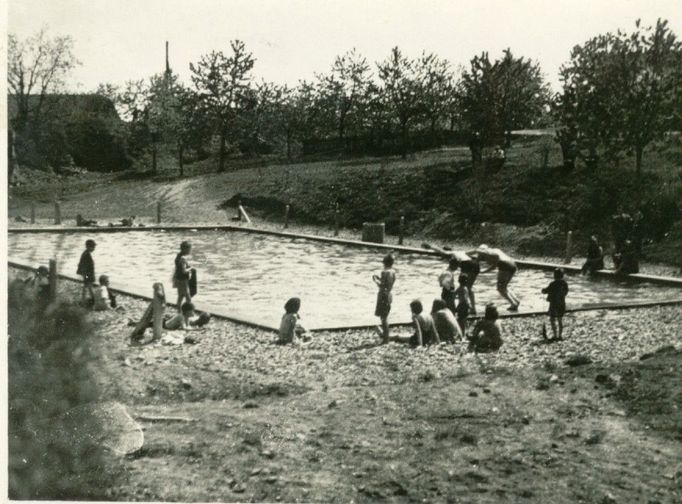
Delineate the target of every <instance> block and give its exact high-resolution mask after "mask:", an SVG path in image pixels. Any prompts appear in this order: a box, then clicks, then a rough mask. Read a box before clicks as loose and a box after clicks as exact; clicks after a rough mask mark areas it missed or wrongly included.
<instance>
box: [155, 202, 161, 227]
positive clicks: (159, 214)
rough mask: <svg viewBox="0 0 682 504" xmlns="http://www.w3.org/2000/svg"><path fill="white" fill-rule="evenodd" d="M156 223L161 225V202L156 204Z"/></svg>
mask: <svg viewBox="0 0 682 504" xmlns="http://www.w3.org/2000/svg"><path fill="white" fill-rule="evenodd" d="M156 223H157V224H161V202H160V201H157V202H156Z"/></svg>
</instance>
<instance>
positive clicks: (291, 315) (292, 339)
mask: <svg viewBox="0 0 682 504" xmlns="http://www.w3.org/2000/svg"><path fill="white" fill-rule="evenodd" d="M300 309H301V299H300V298H297V297H293V298H291V299H289V300H288V301H287V302H286V303H285V305H284V312H285V313H284V315H283V316H282V322H281V323H280V325H279V339H278V340H277V343H278V344H280V345H286V344H287V343H293V344H297V343H299V342H300V340H303V341H309V339H310V338H308V337H307V336H306V330H305V328H304V327H303V326H302V325H301V323H300V322H299V319H300V318H301V317H300V316H299V314H298V311H299V310H300Z"/></svg>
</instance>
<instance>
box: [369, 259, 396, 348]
mask: <svg viewBox="0 0 682 504" xmlns="http://www.w3.org/2000/svg"><path fill="white" fill-rule="evenodd" d="M383 263H384V269H383V271H382V272H381V274H379V275H372V280H373V281H374V283H375V284H377V286H378V287H379V292H378V293H377V305H376V308H375V310H374V315H375V316H377V317H379V319H380V320H381V328H378V327H377V331H378V332H379V336H381V341H382V342H383V343H386V342H387V341H388V337H389V334H388V314H389V313H390V312H391V303H392V301H393V294H392V293H391V291H392V290H393V285H394V284H395V271H394V270H393V256H392V255H391V254H388V255H386V256H385V257H384V259H383Z"/></svg>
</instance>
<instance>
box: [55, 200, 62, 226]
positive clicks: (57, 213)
mask: <svg viewBox="0 0 682 504" xmlns="http://www.w3.org/2000/svg"><path fill="white" fill-rule="evenodd" d="M54 223H55V224H61V223H62V209H61V207H60V205H59V201H55V202H54Z"/></svg>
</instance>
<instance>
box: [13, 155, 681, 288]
mask: <svg viewBox="0 0 682 504" xmlns="http://www.w3.org/2000/svg"><path fill="white" fill-rule="evenodd" d="M465 154H466V153H464V154H463V153H461V152H460V153H457V154H456V155H453V153H452V152H449V151H445V152H435V153H430V154H428V155H423V156H422V157H416V158H414V159H407V160H400V159H376V160H371V159H370V160H351V161H323V162H311V163H298V164H288V165H285V164H279V165H270V166H261V167H255V168H254V167H252V168H247V169H242V170H238V171H231V172H226V173H209V174H204V175H198V176H192V177H188V178H182V179H179V178H163V177H159V178H156V179H155V178H148V177H147V178H135V177H132V178H131V176H128V175H126V176H116V175H106V176H104V177H103V178H102V176H98V175H95V174H92V173H90V174H82V175H80V176H77V177H62V178H52V179H49V178H45V177H43V178H39V179H36V180H35V181H34V183H30V184H29V183H26V184H25V185H23V186H21V187H19V188H15V189H13V190H12V192H11V194H10V199H9V215H10V226H12V227H17V226H26V225H29V221H30V215H31V205H32V204H33V205H34V206H35V218H36V222H37V224H39V225H43V224H52V223H53V222H54V212H55V209H54V203H53V201H54V199H55V197H58V198H59V200H60V210H61V215H62V222H63V224H64V225H74V224H75V218H76V215H78V214H80V215H82V216H83V217H84V218H86V219H95V220H97V221H98V223H99V224H100V225H107V224H108V223H110V222H111V223H119V222H120V219H122V218H129V217H130V216H132V215H135V216H136V222H137V223H146V224H149V223H154V222H156V215H157V209H158V205H159V204H160V208H161V218H162V222H163V223H168V224H172V223H183V224H186V223H194V224H214V223H222V224H226V223H229V224H238V223H236V222H235V221H234V217H235V215H236V214H237V212H236V205H237V204H238V203H239V202H241V203H242V204H243V205H244V206H245V207H246V209H247V212H249V214H250V216H251V217H252V219H253V221H254V225H256V226H259V227H268V228H276V229H281V228H282V227H283V220H284V213H285V206H286V205H287V204H288V205H290V214H289V217H290V224H289V225H290V229H291V230H292V231H301V232H306V233H310V234H327V235H329V234H331V233H332V230H333V227H334V222H335V220H336V219H337V214H336V209H337V204H338V209H339V213H338V221H339V225H340V227H341V229H340V232H339V234H340V236H341V237H352V238H355V239H357V238H358V237H359V235H360V228H361V226H362V223H363V222H366V221H381V222H385V224H386V229H387V233H388V237H387V242H389V243H390V242H392V241H394V242H397V236H396V235H397V234H398V229H399V222H400V217H401V216H404V217H405V240H406V244H410V245H416V246H419V245H420V244H421V243H422V242H423V241H433V242H435V243H440V244H449V243H451V242H456V243H457V244H461V245H477V244H479V243H487V244H489V245H496V246H500V247H502V248H504V249H506V250H509V251H511V252H512V253H514V254H516V255H517V256H519V257H528V256H533V257H550V258H553V259H552V260H553V261H554V262H556V261H557V259H563V258H564V255H565V247H566V229H567V226H569V224H570V222H569V221H570V220H571V219H572V220H573V223H574V224H575V222H578V221H579V220H580V219H582V220H583V221H585V220H587V221H589V222H590V226H589V227H585V228H584V229H581V228H576V230H575V233H574V236H575V240H574V241H575V244H574V247H573V249H574V256H575V257H576V259H575V260H574V264H576V263H579V259H578V258H579V257H581V256H582V255H583V248H584V239H585V238H586V237H587V236H588V235H589V234H591V233H596V234H597V235H598V236H599V237H600V239H601V240H602V243H603V244H604V245H605V247H606V249H607V250H608V249H609V248H610V243H609V242H610V221H609V218H610V214H608V213H604V212H602V214H599V217H600V218H599V219H596V218H595V219H592V220H590V219H588V218H587V217H585V215H587V213H589V212H590V211H593V210H594V209H593V208H592V210H590V208H591V206H590V205H592V206H594V205H596V203H594V202H593V203H589V202H590V201H592V200H593V199H594V197H595V195H594V194H592V193H591V192H590V189H589V188H588V187H587V186H586V183H587V181H586V180H585V177H584V174H583V175H582V176H577V175H576V177H577V178H575V177H573V178H570V177H569V178H567V177H560V175H561V174H560V173H559V171H558V169H557V168H548V169H547V170H544V171H543V172H542V173H539V172H538V170H536V169H526V168H522V167H520V166H519V165H518V163H516V164H515V163H514V162H513V159H512V161H510V162H509V166H507V167H506V168H504V169H503V170H502V171H500V172H498V173H497V174H494V175H492V176H490V177H489V182H488V183H487V184H486V185H485V189H484V190H483V192H481V188H480V187H479V181H478V180H477V179H476V178H475V177H471V176H469V175H466V167H467V166H468V161H467V159H466V155H465ZM462 173H464V175H466V176H463V175H462ZM581 177H582V178H581ZM626 182H627V183H626ZM630 182H631V181H627V180H626V181H625V182H622V184H621V185H623V187H626V188H627V187H629V186H628V184H629V183H630ZM621 189H622V187H620V186H619V185H618V184H615V185H614V187H613V188H612V190H611V193H613V191H616V192H617V191H619V190H621ZM630 189H631V188H630ZM612 197H613V194H611V195H610V196H609V195H601V196H600V197H599V198H598V199H600V198H601V199H600V201H601V200H605V201H606V200H609V198H612ZM602 203H603V204H604V205H605V204H606V203H604V202H602ZM602 203H600V204H602ZM659 210H660V212H659V213H661V212H662V213H663V214H665V215H667V214H666V213H665V209H663V208H661V209H659ZM671 212H672V211H671ZM467 215H468V216H469V217H467ZM581 216H582V217H581ZM474 217H476V218H474ZM17 219H18V220H17ZM680 248H682V226H681V225H680V222H678V223H677V224H674V225H673V227H672V228H671V231H670V232H668V233H667V235H666V236H663V237H662V238H661V240H660V241H658V242H656V243H653V244H651V245H647V246H645V254H646V257H645V258H644V261H645V262H646V263H647V265H646V266H645V267H644V271H646V272H649V273H656V274H662V275H667V276H670V275H679V274H680V271H681V269H680V267H681V266H682V264H679V263H680V261H682V254H680V253H679V250H680ZM657 262H658V263H667V265H668V266H662V265H661V266H650V263H657ZM607 266H608V265H607Z"/></svg>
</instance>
